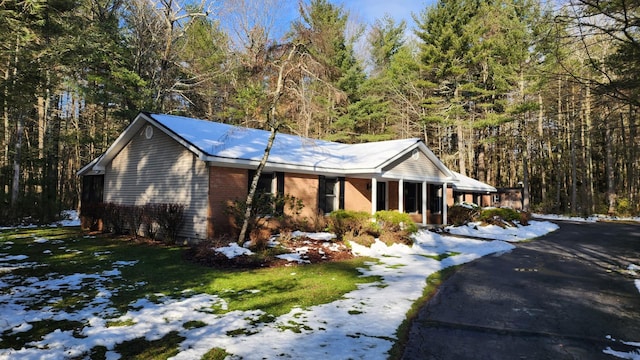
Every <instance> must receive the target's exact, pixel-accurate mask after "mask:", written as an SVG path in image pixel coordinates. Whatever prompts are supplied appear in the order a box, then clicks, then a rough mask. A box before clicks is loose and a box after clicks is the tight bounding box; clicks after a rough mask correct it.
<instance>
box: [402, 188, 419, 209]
mask: <svg viewBox="0 0 640 360" xmlns="http://www.w3.org/2000/svg"><path fill="white" fill-rule="evenodd" d="M421 208H422V184H419V183H405V184H404V211H405V212H407V213H419V212H420V211H421Z"/></svg>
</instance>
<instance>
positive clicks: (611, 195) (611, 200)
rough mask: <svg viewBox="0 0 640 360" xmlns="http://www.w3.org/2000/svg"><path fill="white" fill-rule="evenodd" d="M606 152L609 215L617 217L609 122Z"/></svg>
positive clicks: (606, 135) (606, 132)
mask: <svg viewBox="0 0 640 360" xmlns="http://www.w3.org/2000/svg"><path fill="white" fill-rule="evenodd" d="M605 126H606V130H605V139H606V141H605V151H606V171H607V203H608V207H609V209H608V211H607V212H608V214H609V215H615V213H616V188H615V175H614V173H613V149H612V141H611V135H612V134H611V126H610V125H609V122H607V123H606V124H605Z"/></svg>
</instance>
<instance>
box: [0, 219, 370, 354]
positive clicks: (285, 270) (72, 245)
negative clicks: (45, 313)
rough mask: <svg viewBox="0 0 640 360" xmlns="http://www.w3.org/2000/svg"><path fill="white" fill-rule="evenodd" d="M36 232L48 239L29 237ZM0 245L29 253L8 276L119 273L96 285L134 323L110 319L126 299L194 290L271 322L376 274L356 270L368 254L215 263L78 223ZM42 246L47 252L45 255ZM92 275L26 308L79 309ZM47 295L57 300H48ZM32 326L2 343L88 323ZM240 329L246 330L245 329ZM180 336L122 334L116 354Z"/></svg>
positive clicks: (21, 233)
mask: <svg viewBox="0 0 640 360" xmlns="http://www.w3.org/2000/svg"><path fill="white" fill-rule="evenodd" d="M38 238H44V239H47V240H48V241H46V242H42V243H40V242H34V240H35V239H38ZM0 249H2V253H6V254H8V255H26V256H28V258H27V259H26V260H24V261H25V262H28V263H31V264H35V265H34V266H25V267H23V268H19V269H15V270H12V271H11V275H12V276H15V277H17V278H24V279H26V278H32V279H33V278H38V279H40V280H47V279H51V278H62V277H64V276H72V275H76V274H97V275H101V274H103V273H114V272H115V273H117V272H119V273H120V276H112V277H110V278H109V280H108V281H102V282H101V283H100V286H101V289H103V290H104V291H109V292H110V293H111V294H112V296H111V297H110V298H109V301H110V307H113V308H115V309H116V310H118V311H117V313H114V314H110V315H109V317H110V318H112V320H113V321H112V322H109V326H128V325H133V323H129V322H127V321H116V320H115V318H117V317H118V316H119V315H123V314H125V313H126V312H127V311H128V310H131V306H130V304H131V303H132V302H134V301H136V300H139V299H143V298H146V299H149V300H151V301H154V300H155V301H158V302H159V301H161V300H162V299H163V297H164V296H167V297H170V298H181V297H184V296H189V294H198V293H208V294H212V295H217V296H219V297H220V298H222V299H223V300H224V301H225V302H226V306H225V309H224V310H223V309H222V307H217V308H212V309H211V312H214V313H222V312H227V311H234V310H242V311H247V310H256V309H260V310H262V311H264V312H265V313H264V314H263V315H262V316H260V317H259V318H257V319H256V320H255V323H256V324H257V323H266V322H273V321H275V319H276V317H277V316H280V315H282V314H286V313H288V312H289V311H291V309H293V308H294V307H301V308H306V307H311V306H314V305H320V304H326V303H330V302H332V301H335V300H338V299H340V298H342V297H343V296H344V294H346V293H348V292H350V291H353V290H356V289H357V284H362V283H369V282H375V281H379V280H380V279H379V278H378V277H362V273H361V272H360V271H359V270H358V269H362V268H367V267H369V266H370V265H371V264H373V262H372V261H371V260H372V259H367V258H355V259H352V260H348V261H343V262H327V263H321V264H313V265H303V266H293V267H280V268H266V269H255V270H219V269H213V268H208V267H204V266H201V265H198V264H194V263H191V262H188V261H187V260H185V258H184V252H185V250H186V249H185V248H181V247H167V246H155V245H148V244H140V243H136V242H134V241H129V240H127V239H124V238H113V237H110V236H106V235H102V236H97V237H87V236H85V234H83V233H82V231H81V230H80V229H78V228H69V227H66V228H41V229H18V230H8V231H0ZM47 250H50V251H51V254H46V253H45V251H47ZM99 277H100V276H98V278H99ZM95 278H96V277H95V276H93V275H92V276H90V277H88V278H87V279H85V280H83V281H82V282H81V283H80V287H81V288H80V289H77V288H75V289H73V290H65V289H58V290H42V293H41V294H40V295H39V296H38V299H34V300H32V301H30V303H29V307H30V309H31V310H33V309H39V308H41V307H43V306H53V307H54V308H55V309H56V310H59V311H69V312H76V311H78V310H81V309H82V308H83V307H84V306H86V305H87V304H88V303H89V302H90V301H91V300H92V299H93V298H95V297H96V296H98V292H97V290H96V288H97V287H96V286H95V285H96V283H95ZM103 290H101V291H103ZM2 291H3V290H0V293H2ZM156 294H163V295H164V296H158V295H156ZM52 299H55V302H51V300H52ZM68 323H69V322H68ZM31 325H33V328H32V329H31V330H30V331H28V332H23V333H19V334H13V335H12V334H9V333H6V334H0V335H2V338H1V339H0V340H1V341H0V348H16V349H20V348H22V347H23V346H25V344H27V343H28V342H31V341H37V340H40V339H41V338H42V337H43V336H44V335H46V334H48V333H50V332H52V331H54V330H55V329H68V330H71V329H73V330H74V331H78V333H79V332H80V331H81V330H82V328H83V327H84V326H86V325H85V324H82V323H76V322H73V323H72V324H65V323H60V322H53V321H48V320H45V321H40V322H36V323H33V324H31ZM204 325H206V324H204V323H202V324H201V323H200V322H188V323H185V324H184V326H185V329H191V328H194V327H199V326H204ZM287 328H290V329H292V330H297V331H301V329H304V328H305V327H304V325H301V324H287ZM238 331H242V332H243V333H247V332H249V333H250V331H251V330H250V329H240V330H238ZM181 341H182V337H180V336H179V335H178V334H177V333H172V334H168V335H167V336H165V337H164V338H163V339H160V340H157V341H147V340H145V339H136V340H133V341H127V342H124V343H122V344H119V345H118V346H117V349H116V351H117V352H119V353H120V354H121V355H122V358H137V359H138V358H141V359H156V358H157V359H161V358H162V359H164V358H167V357H170V356H172V355H173V354H175V353H176V351H177V350H176V349H177V347H178V345H179V343H180V342H181ZM221 354H225V352H224V350H219V351H213V352H212V353H211V354H210V355H207V356H211V357H210V358H212V359H214V358H216V357H218V356H222V355H221ZM87 356H89V357H90V358H91V359H104V358H105V356H106V349H105V348H104V347H99V346H97V347H94V348H93V349H92V350H91V352H90V353H89V354H87ZM205 358H206V356H205Z"/></svg>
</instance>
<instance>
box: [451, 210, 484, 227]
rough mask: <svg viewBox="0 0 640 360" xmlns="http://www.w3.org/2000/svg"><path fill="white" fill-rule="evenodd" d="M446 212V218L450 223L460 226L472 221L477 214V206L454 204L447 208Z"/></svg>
mask: <svg viewBox="0 0 640 360" xmlns="http://www.w3.org/2000/svg"><path fill="white" fill-rule="evenodd" d="M447 214H448V216H447V219H448V220H449V222H450V223H451V224H453V225H454V226H460V225H464V224H467V223H469V222H471V221H473V219H474V218H475V217H476V216H478V214H479V209H478V207H477V206H476V207H473V206H468V205H454V206H451V207H450V208H449V209H448V210H447Z"/></svg>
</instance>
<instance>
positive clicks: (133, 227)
mask: <svg viewBox="0 0 640 360" xmlns="http://www.w3.org/2000/svg"><path fill="white" fill-rule="evenodd" d="M123 210H124V214H125V216H126V221H127V225H128V227H129V234H130V235H131V236H133V238H134V239H135V238H137V237H138V230H140V225H141V224H142V219H143V217H144V210H145V207H144V206H136V205H130V206H123Z"/></svg>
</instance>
